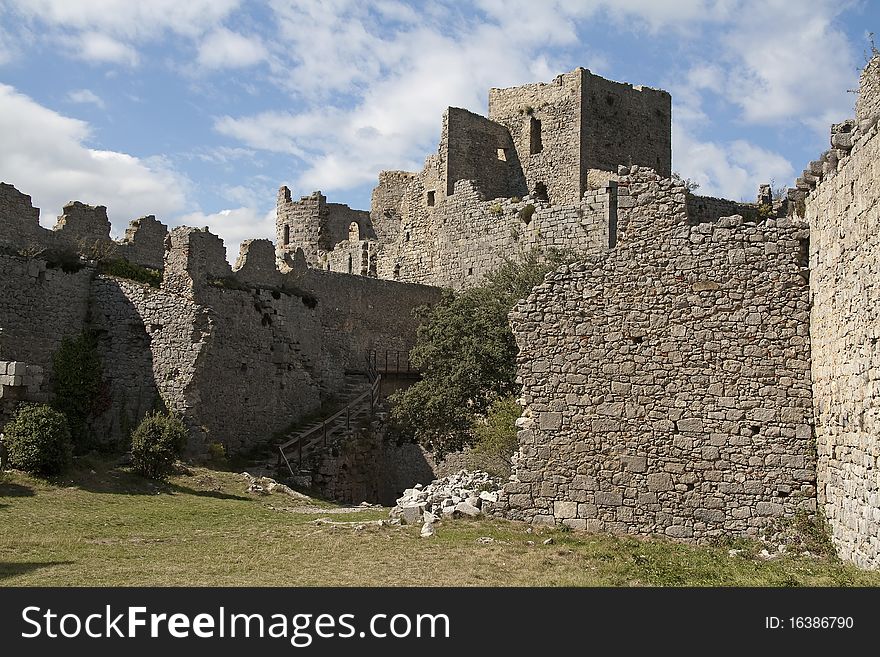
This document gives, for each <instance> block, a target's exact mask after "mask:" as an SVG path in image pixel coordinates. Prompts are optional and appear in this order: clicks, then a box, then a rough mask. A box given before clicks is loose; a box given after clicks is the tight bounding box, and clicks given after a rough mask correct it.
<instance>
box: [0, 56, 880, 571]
mask: <svg viewBox="0 0 880 657" xmlns="http://www.w3.org/2000/svg"><path fill="white" fill-rule="evenodd" d="M878 108H880V58H878V57H875V58H874V59H873V60H872V61H871V62H870V63H869V65H868V66H867V67H866V69H865V70H864V72H863V74H862V78H861V85H860V95H859V100H858V103H857V106H856V117H855V119H852V120H849V121H844V122H842V123H840V124H838V125H835V126H834V127H833V128H832V134H831V148H830V149H829V150H828V151H826V152H825V153H823V154H822V156H821V157H820V158H818V159H817V160H816V161H814V162H811V163H810V164H809V166H808V167H807V169H806V170H805V171H804V174H803V175H802V176H801V177H800V178H799V179H798V181H797V184H796V187H795V188H794V189H792V190H790V192H789V195H788V198H787V199H785V200H782V201H780V200H774V199H773V198H772V196H771V195H770V194H769V190H768V189H767V188H766V187H765V188H763V189H762V191H761V193H760V194H759V198H758V199H757V202H756V203H740V202H735V201H729V200H725V199H716V198H709V197H702V196H696V195H693V194H691V193H690V192H689V191H688V190H687V189H686V187H685V186H684V184H683V183H682V182H681V181H680V180H677V179H675V178H674V177H672V175H671V173H672V172H671V138H670V134H671V98H670V96H669V94H667V93H666V92H663V91H658V90H653V89H648V88H644V87H633V86H631V85H627V84H620V83H617V82H612V81H609V80H604V79H602V78H600V77H598V76H595V75H593V74H592V73H590V72H589V71H587V70H585V69H576V70H575V71H572V72H570V73H566V74H564V75H560V76H558V77H557V78H556V79H555V80H554V81H553V82H551V83H549V84H533V85H526V86H522V87H516V88H512V89H492V90H491V91H490V92H489V111H488V118H486V117H482V116H479V115H477V114H473V113H471V112H468V111H466V110H462V109H457V108H449V109H448V110H447V111H446V113H445V114H444V117H443V129H442V133H441V139H440V144H439V147H438V150H437V152H436V153H434V154H431V155H430V156H428V158H427V159H426V162H425V167H424V168H423V170H422V171H420V172H403V171H386V172H382V173H380V175H379V184H378V186H377V187H376V188H375V190H374V191H373V196H372V203H371V208H370V210H369V211H365V210H353V209H351V208H349V207H347V206H345V205H341V204H334V203H328V202H327V199H326V198H325V197H324V196H323V195H322V194H321V193H320V192H314V193H312V194H311V195H309V196H304V197H302V198H300V199H299V200H294V198H293V197H292V194H291V192H290V190H289V189H288V188H287V187H282V188H281V189H280V190H279V194H278V199H277V213H276V231H277V234H276V243H275V244H274V245H273V244H272V243H271V242H269V241H268V240H253V241H250V242H245V243H244V244H243V245H242V250H241V254H240V256H239V258H238V261H237V262H236V265H235V266H234V267H230V266H229V264H228V263H227V262H226V260H225V258H224V250H223V245H222V241H221V240H220V239H219V238H218V237H216V236H214V235H212V234H211V233H209V232H208V231H207V230H202V229H194V228H175V229H174V230H172V231H171V232H170V233H169V232H168V231H167V229H166V228H165V227H164V226H162V225H161V224H160V223H159V222H157V221H156V220H155V218H153V217H145V218H142V219H139V220H136V221H135V222H133V223H132V226H131V227H130V229H129V230H128V231H127V232H126V237H125V239H124V240H122V241H121V242H114V241H113V240H110V238H109V224H108V222H107V218H106V210H105V209H104V208H103V207H100V206H98V207H92V206H87V205H83V204H81V203H71V204H69V205H67V206H65V208H64V213H63V214H62V216H61V217H60V218H59V221H58V224H57V225H56V227H55V230H52V231H49V230H45V229H43V228H41V227H40V226H39V224H38V211H37V210H36V209H34V208H33V207H32V206H31V203H30V199H29V197H27V196H25V195H24V194H21V193H19V192H18V191H17V190H15V189H14V188H13V187H11V186H9V185H5V184H4V185H0V280H2V283H3V286H2V292H0V328H2V329H3V330H2V333H0V377H2V379H0V381H2V387H0V392H2V395H0V402H4V401H6V400H13V401H16V400H21V399H30V400H44V399H48V398H49V397H50V395H51V367H52V355H53V353H54V352H55V351H56V350H57V349H58V346H59V345H60V343H61V341H62V339H63V338H64V337H65V336H71V335H76V334H78V333H79V332H81V331H82V330H84V329H85V328H89V329H90V330H92V331H94V332H95V333H96V335H97V336H98V341H99V342H98V343H99V349H100V351H101V355H102V359H103V362H104V367H105V372H104V377H105V385H106V387H107V391H106V392H107V395H106V397H107V399H108V400H109V402H108V404H107V405H106V408H105V409H103V411H102V412H101V413H100V414H98V415H97V416H96V417H95V418H94V424H95V428H96V430H97V431H98V432H99V433H100V434H101V435H104V436H107V437H108V439H109V438H111V437H115V438H120V437H122V436H124V434H125V431H126V428H127V427H131V426H133V424H134V423H136V422H137V421H138V420H139V419H140V418H141V417H142V416H143V414H144V413H146V411H147V410H149V409H150V408H152V407H153V406H154V405H155V404H156V401H157V400H159V399H161V401H162V402H163V403H164V404H165V405H166V406H168V407H169V408H171V409H173V410H175V411H177V412H179V413H180V414H181V415H182V416H183V417H184V420H185V422H186V423H187V426H188V427H189V429H190V432H191V435H192V438H191V450H192V451H193V452H195V453H198V452H200V451H203V450H204V448H205V447H206V445H208V444H210V443H211V442H214V441H220V442H222V443H223V444H225V445H226V446H227V447H228V449H229V450H230V451H236V450H243V449H246V448H247V447H248V446H249V445H252V444H253V443H255V442H257V441H259V440H263V439H265V438H266V437H267V436H271V435H272V434H273V433H275V432H278V431H280V430H281V429H283V428H284V427H286V426H289V425H291V424H293V423H295V422H296V421H297V420H298V419H300V418H302V417H303V416H304V415H306V414H308V413H310V412H313V411H314V410H315V409H316V408H318V406H319V405H320V403H321V401H322V399H324V398H326V397H327V396H328V395H331V394H332V393H333V391H335V390H338V389H339V388H340V387H342V386H343V385H345V381H346V377H347V376H350V375H351V374H353V373H355V374H356V373H358V372H360V371H361V370H362V369H363V367H364V365H363V361H364V355H365V354H366V353H369V352H371V351H374V352H375V351H385V352H387V351H388V350H394V351H395V352H397V353H406V352H407V351H408V350H409V349H410V348H411V346H412V345H413V343H414V339H415V330H416V324H415V321H416V320H415V319H414V318H413V316H412V312H411V311H412V309H413V308H415V307H417V306H419V305H423V304H426V303H427V304H430V303H434V302H436V301H437V300H438V299H439V295H440V288H443V287H449V288H453V289H462V288H465V287H468V286H471V285H474V284H477V283H478V282H479V281H481V280H482V278H483V277H484V276H485V275H486V274H487V273H490V272H492V271H493V270H494V269H495V268H497V267H498V265H499V264H500V263H501V262H503V261H504V259H505V258H515V257H516V256H517V255H518V254H522V253H524V252H527V251H529V250H531V249H534V248H538V249H549V248H558V249H568V250H571V251H575V252H577V253H579V254H580V257H579V262H578V264H574V265H567V266H565V267H562V268H560V269H558V270H557V271H555V272H553V273H551V274H549V275H548V276H547V278H546V279H545V281H544V282H543V283H542V284H541V285H539V286H538V287H536V288H535V289H534V290H533V292H532V294H531V295H530V296H529V297H528V298H527V299H524V300H522V301H521V302H520V303H519V304H518V306H517V307H516V308H515V309H514V310H513V311H512V312H511V314H510V321H511V325H512V327H513V331H514V335H515V337H516V340H517V343H518V345H519V348H520V354H519V357H518V370H519V377H520V379H521V382H522V395H521V402H522V404H523V407H524V412H523V415H522V417H521V418H520V420H519V421H518V426H519V443H520V445H519V451H518V455H517V459H516V463H515V468H514V473H513V475H512V477H511V479H510V481H509V482H507V484H506V485H505V487H504V490H503V492H502V493H501V496H500V499H499V502H498V504H497V506H495V508H494V512H495V513H498V514H500V515H504V516H507V517H510V518H514V519H520V520H525V521H528V522H534V523H542V522H544V523H563V524H565V525H568V526H570V527H572V528H576V529H590V530H597V531H598V530H602V531H613V532H621V533H635V534H651V533H660V534H665V535H668V536H671V537H675V538H681V539H689V540H697V541H705V540H711V539H713V538H717V537H719V536H722V535H730V534H733V535H748V536H756V535H759V534H760V533H761V532H763V531H765V530H766V529H767V528H768V527H770V526H771V525H772V524H773V523H774V522H776V521H778V520H779V519H782V518H791V517H793V516H794V515H795V514H798V513H806V514H812V513H815V512H816V510H817V509H818V508H821V509H822V510H824V513H825V515H826V516H827V518H828V520H829V522H830V526H831V529H832V533H833V538H834V542H835V545H836V547H837V549H838V551H839V552H840V554H841V556H842V557H844V558H845V559H848V560H851V561H853V562H855V563H857V564H859V565H860V566H863V567H871V568H876V567H878V566H880V538H878V536H880V483H878V482H880V480H878V474H877V473H878V472H880V441H878V437H877V436H878V419H880V411H878V408H880V405H878V396H880V392H878V390H880V387H878V381H880V350H878V348H877V341H878V340H880V322H878V317H880V313H878V312H877V305H878V303H880V243H878V237H877V235H878V228H880V217H878V209H877V208H878V203H877V200H878V199H877V191H876V189H877V181H878V179H880V170H878V162H880V152H878V148H880V146H878V144H880V140H878V138H877V136H876V135H877V131H878V129H877V119H878V115H880V109H878ZM65 250H67V251H69V250H74V251H77V252H78V253H80V254H82V255H83V256H85V257H84V258H81V259H79V260H78V261H77V262H76V263H70V262H66V261H64V259H63V258H60V257H59V255H58V254H59V253H63V252H64V251H65ZM108 253H111V254H113V257H115V258H121V259H124V260H127V261H129V262H131V263H134V264H137V265H140V266H143V267H147V268H152V269H161V270H162V283H161V286H160V287H151V286H149V285H145V284H141V283H136V282H133V281H130V280H126V279H124V278H121V277H119V276H114V275H111V274H107V273H101V272H100V270H99V268H98V266H97V265H96V261H97V256H98V255H100V254H108ZM399 457H400V454H399V453H398V454H397V455H396V456H394V457H392V458H399ZM365 460H366V461H369V460H370V459H361V461H365ZM400 481H402V480H400ZM410 483H415V482H414V481H412V482H410Z"/></svg>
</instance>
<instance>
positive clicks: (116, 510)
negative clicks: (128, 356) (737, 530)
mask: <svg viewBox="0 0 880 657" xmlns="http://www.w3.org/2000/svg"><path fill="white" fill-rule="evenodd" d="M246 488H247V485H246V482H245V480H244V478H242V477H241V476H240V475H238V474H235V473H230V472H223V471H216V470H207V469H203V468H193V469H192V470H191V471H190V473H189V474H186V475H181V476H176V477H173V478H172V479H171V480H170V481H169V482H168V484H166V485H157V484H153V483H151V482H148V481H145V480H143V479H141V478H140V477H137V476H135V475H133V474H131V473H130V472H128V471H127V470H125V469H122V468H113V467H110V466H108V465H106V464H103V463H101V462H92V463H89V464H82V463H81V467H80V469H79V470H78V471H77V472H75V473H74V474H73V475H70V476H69V477H68V478H67V479H66V480H58V481H52V482H47V481H44V480H41V479H36V478H33V477H29V476H26V475H24V474H21V473H17V472H7V473H2V474H0V527H2V533H0V585H6V586H30V585H85V586H120V585H128V586H137V585H146V586H149V585H172V586H173V585H194V586H208V585H217V586H226V585H230V586H231V585H258V586H259V585H265V586H275V585H280V586H322V585H326V586H329V585H341V586H349V585H362V586H377V585H427V586H433V585H438V586H439V585H444V586H481V585H488V586H596V585H598V586H657V585H660V586H669V585H672V586H728V585H735V586H800V585H818V586H824V585H832V586H848V585H863V586H865V585H866V586H876V585H880V573H877V572H874V573H869V572H862V571H859V570H857V569H855V568H853V567H850V566H846V565H843V564H841V563H839V562H836V561H833V560H830V559H827V558H816V557H803V556H784V557H780V558H778V559H773V560H770V561H765V560H763V559H760V558H755V557H752V556H749V555H750V554H754V553H756V551H759V550H760V549H761V546H757V545H754V544H742V545H739V546H738V547H743V548H745V549H744V552H743V553H742V554H741V555H738V556H730V555H729V553H728V548H729V547H730V546H724V547H717V548H698V547H693V546H688V545H683V544H678V543H674V542H671V541H665V540H659V539H658V540H643V539H635V538H619V537H612V536H605V535H594V534H586V533H581V532H562V531H559V530H550V529H535V530H534V533H528V528H527V527H526V526H525V525H522V524H517V523H511V522H504V521H498V520H482V521H467V520H456V521H452V522H443V523H440V524H438V525H437V535H436V536H435V537H434V538H431V539H423V538H420V537H419V528H417V527H397V526H388V525H385V526H379V525H378V524H376V523H372V524H371V523H368V521H375V520H378V519H381V518H387V509H368V510H365V511H362V512H356V513H346V514H342V513H338V514H332V515H331V513H330V512H331V511H332V510H333V509H332V505H328V504H327V503H322V502H318V501H312V500H297V499H295V498H292V497H290V496H287V495H283V494H273V495H268V496H261V497H257V496H254V495H251V494H248V493H247V492H246ZM315 506H323V507H324V508H326V509H327V511H326V512H322V511H321V510H320V509H315V508H314V507H315ZM309 507H311V510H312V512H304V511H308V509H309ZM319 518H331V519H332V521H333V523H342V524H330V523H316V522H315V521H316V519H319ZM551 537H552V538H553V544H551V545H544V544H543V541H544V540H545V539H546V538H551ZM481 539H482V540H481ZM489 539H491V541H490V540H489Z"/></svg>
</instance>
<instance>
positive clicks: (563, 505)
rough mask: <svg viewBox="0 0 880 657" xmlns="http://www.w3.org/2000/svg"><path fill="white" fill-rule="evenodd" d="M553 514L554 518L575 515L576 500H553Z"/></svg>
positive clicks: (572, 516)
mask: <svg viewBox="0 0 880 657" xmlns="http://www.w3.org/2000/svg"><path fill="white" fill-rule="evenodd" d="M553 515H554V516H555V517H556V518H559V519H563V518H574V517H575V516H577V502H568V501H565V502H559V501H556V502H553Z"/></svg>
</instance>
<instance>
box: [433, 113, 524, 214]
mask: <svg viewBox="0 0 880 657" xmlns="http://www.w3.org/2000/svg"><path fill="white" fill-rule="evenodd" d="M444 121H446V124H447V130H446V131H444V133H445V134H446V138H447V141H446V142H445V143H441V144H440V148H441V149H444V148H445V149H446V151H447V155H446V168H447V170H446V195H447V196H449V195H451V194H452V192H453V190H454V189H455V183H456V182H457V181H459V180H472V181H474V184H475V186H476V187H477V189H479V190H480V192H481V193H482V195H483V197H484V198H487V199H489V198H500V197H510V196H523V195H525V194H526V193H528V189H527V188H526V180H525V177H524V176H523V172H522V168H521V167H520V163H519V156H518V154H517V151H516V149H515V148H514V145H513V140H512V139H511V137H510V132H508V130H507V128H506V127H505V126H503V125H500V124H498V123H495V122H494V121H490V120H489V119H487V118H485V117H483V116H480V115H479V114H474V113H473V112H468V111H467V110H463V109H459V108H457V107H450V108H449V109H448V110H447V111H446V114H445V116H444Z"/></svg>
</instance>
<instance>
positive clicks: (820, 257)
mask: <svg viewBox="0 0 880 657" xmlns="http://www.w3.org/2000/svg"><path fill="white" fill-rule="evenodd" d="M878 61H880V60H878V58H876V57H875V59H874V60H873V61H872V64H871V65H870V66H869V67H868V69H867V70H866V72H871V71H873V77H871V78H869V77H867V76H866V75H863V77H862V88H863V89H867V90H868V91H869V92H870V93H863V95H862V96H861V97H860V102H859V103H858V104H857V108H858V110H859V112H860V115H861V113H868V114H870V113H872V112H874V111H876V109H870V108H871V107H873V104H874V103H876V96H873V95H872V94H873V93H876V92H877V89H878V80H880V73H878V70H880V66H878ZM859 132H860V131H859ZM859 132H857V134H856V135H855V136H854V137H853V140H852V151H851V152H850V154H849V155H848V156H845V157H843V158H842V159H841V160H840V162H839V164H838V166H837V169H836V171H833V172H828V175H826V176H825V178H824V180H822V182H821V183H819V184H818V185H817V187H816V189H815V190H814V191H813V192H811V193H810V194H809V196H807V199H806V211H807V218H808V219H809V221H810V226H811V243H810V266H811V277H810V283H811V286H812V312H811V325H810V327H811V328H810V334H811V339H812V353H813V361H812V366H813V395H814V413H815V416H816V439H817V446H818V452H819V499H820V502H822V504H823V507H824V510H825V515H826V516H827V518H828V521H829V523H830V525H831V530H832V535H833V538H834V543H835V545H836V547H837V549H838V552H839V554H840V556H841V557H842V558H844V559H847V560H849V561H853V562H855V563H856V564H858V565H860V566H862V567H867V568H878V567H880V477H878V472H880V439H878V436H880V346H878V344H880V210H878V207H880V205H878V203H880V193H878V189H877V181H878V180H880V136H877V132H878V130H877V127H876V125H874V124H871V127H870V128H869V129H868V131H867V133H865V134H860V133H859Z"/></svg>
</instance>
